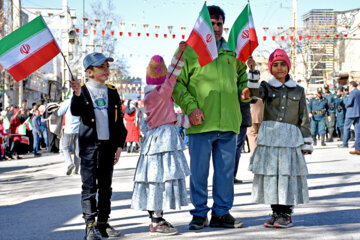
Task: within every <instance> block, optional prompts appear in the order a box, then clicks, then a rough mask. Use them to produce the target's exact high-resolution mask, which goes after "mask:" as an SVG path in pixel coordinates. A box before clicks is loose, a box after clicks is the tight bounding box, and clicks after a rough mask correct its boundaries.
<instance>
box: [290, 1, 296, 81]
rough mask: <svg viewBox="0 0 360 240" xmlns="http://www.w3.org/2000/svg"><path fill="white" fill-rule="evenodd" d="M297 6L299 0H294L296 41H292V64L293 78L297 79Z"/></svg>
mask: <svg viewBox="0 0 360 240" xmlns="http://www.w3.org/2000/svg"><path fill="white" fill-rule="evenodd" d="M296 8H297V0H293V21H294V26H293V27H294V32H293V37H294V41H293V42H292V44H293V49H292V51H293V54H292V64H291V65H292V66H293V79H294V80H295V81H296V47H297V36H296V35H297V34H296V31H297V28H296Z"/></svg>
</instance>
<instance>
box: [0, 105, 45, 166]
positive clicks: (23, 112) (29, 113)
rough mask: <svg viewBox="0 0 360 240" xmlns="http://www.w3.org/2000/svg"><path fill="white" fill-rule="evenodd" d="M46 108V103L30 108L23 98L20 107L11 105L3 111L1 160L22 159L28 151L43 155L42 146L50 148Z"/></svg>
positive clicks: (35, 155)
mask: <svg viewBox="0 0 360 240" xmlns="http://www.w3.org/2000/svg"><path fill="white" fill-rule="evenodd" d="M45 108H46V105H45V104H37V103H33V104H32V108H29V107H28V102H27V100H23V101H22V103H21V106H20V107H18V106H9V107H7V108H6V109H5V110H3V111H1V116H0V134H1V135H0V139H1V144H2V149H1V156H0V159H1V160H6V159H14V158H15V159H21V158H22V157H21V156H20V154H28V153H33V154H34V157H37V156H40V155H41V154H40V153H39V149H40V148H41V149H44V150H45V151H47V150H48V146H49V143H48V134H49V133H48V126H47V120H46V118H45V116H44V112H45ZM25 129H26V130H25Z"/></svg>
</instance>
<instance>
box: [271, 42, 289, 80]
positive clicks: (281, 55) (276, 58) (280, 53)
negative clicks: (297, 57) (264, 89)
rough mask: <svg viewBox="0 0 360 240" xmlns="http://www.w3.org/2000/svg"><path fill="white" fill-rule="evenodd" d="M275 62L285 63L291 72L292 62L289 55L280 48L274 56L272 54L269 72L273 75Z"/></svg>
mask: <svg viewBox="0 0 360 240" xmlns="http://www.w3.org/2000/svg"><path fill="white" fill-rule="evenodd" d="M275 61H284V62H286V64H287V66H288V68H289V71H290V68H291V62H290V59H289V57H288V55H287V54H286V52H285V51H284V50H282V49H279V48H278V49H276V50H275V51H274V52H273V53H272V54H270V57H269V65H268V66H269V71H270V73H271V74H272V72H271V66H272V64H273V63H274V62H275Z"/></svg>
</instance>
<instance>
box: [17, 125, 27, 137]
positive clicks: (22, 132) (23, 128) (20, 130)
mask: <svg viewBox="0 0 360 240" xmlns="http://www.w3.org/2000/svg"><path fill="white" fill-rule="evenodd" d="M15 134H19V135H26V125H25V124H20V125H19V126H18V127H17V128H16V129H15Z"/></svg>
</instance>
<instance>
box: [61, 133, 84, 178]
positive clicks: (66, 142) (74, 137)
mask: <svg viewBox="0 0 360 240" xmlns="http://www.w3.org/2000/svg"><path fill="white" fill-rule="evenodd" d="M72 146H74V153H75V154H74V164H75V171H76V172H77V170H78V169H79V166H80V156H79V138H78V134H77V133H64V136H63V139H62V152H63V154H64V157H65V163H66V169H67V168H68V167H69V166H70V165H71V164H72V163H73V161H72V160H71V147H72Z"/></svg>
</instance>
